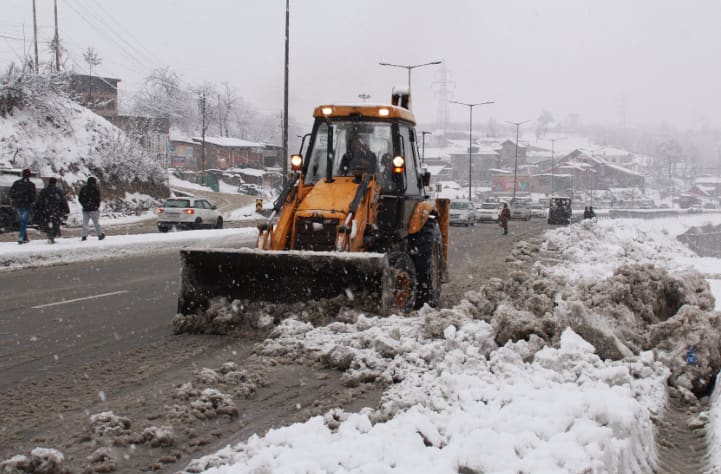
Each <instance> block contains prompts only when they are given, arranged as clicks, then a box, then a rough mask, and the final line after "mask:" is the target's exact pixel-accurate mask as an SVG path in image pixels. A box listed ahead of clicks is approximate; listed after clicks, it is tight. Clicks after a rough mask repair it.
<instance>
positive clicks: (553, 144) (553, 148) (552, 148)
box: [551, 137, 566, 196]
mask: <svg viewBox="0 0 721 474" xmlns="http://www.w3.org/2000/svg"><path fill="white" fill-rule="evenodd" d="M565 139H566V137H560V138H551V196H553V193H555V192H556V188H555V187H554V185H553V172H554V168H555V167H556V165H555V164H554V162H553V158H554V153H555V145H556V142H557V141H558V140H565Z"/></svg>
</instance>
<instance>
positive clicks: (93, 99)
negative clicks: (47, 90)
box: [70, 74, 120, 118]
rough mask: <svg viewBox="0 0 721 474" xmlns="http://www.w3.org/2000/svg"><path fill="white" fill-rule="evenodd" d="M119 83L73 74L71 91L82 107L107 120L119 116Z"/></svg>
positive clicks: (97, 77)
mask: <svg viewBox="0 0 721 474" xmlns="http://www.w3.org/2000/svg"><path fill="white" fill-rule="evenodd" d="M118 82H120V79H113V78H111V77H100V76H89V75H86V74H73V75H71V76H70V90H71V91H72V92H73V94H74V95H75V99H76V101H77V102H78V103H79V104H80V105H82V106H83V107H87V108H88V109H90V110H92V111H93V112H95V113H96V114H98V115H100V116H101V117H106V118H107V117H111V116H114V115H118Z"/></svg>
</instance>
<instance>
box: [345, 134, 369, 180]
mask: <svg viewBox="0 0 721 474" xmlns="http://www.w3.org/2000/svg"><path fill="white" fill-rule="evenodd" d="M377 162H378V160H377V159H376V155H375V154H374V153H373V152H372V151H370V150H369V149H368V146H367V145H366V144H365V143H364V142H363V139H362V138H361V137H359V136H355V137H353V138H352V139H351V142H350V150H348V152H347V153H346V154H345V155H343V158H342V159H341V162H340V172H341V174H342V175H343V176H355V177H356V178H359V179H360V178H361V177H362V176H363V175H364V174H365V173H369V174H374V173H375V172H376V166H377Z"/></svg>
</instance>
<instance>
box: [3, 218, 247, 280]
mask: <svg viewBox="0 0 721 474" xmlns="http://www.w3.org/2000/svg"><path fill="white" fill-rule="evenodd" d="M256 236H257V230H256V229H254V228H235V229H219V230H194V231H187V232H168V233H166V234H161V233H157V234H134V235H110V236H107V237H106V238H105V239H104V240H98V239H97V237H94V236H91V237H88V240H86V241H85V242H82V241H81V240H80V239H79V238H78V237H73V238H67V239H66V238H60V239H56V241H55V244H48V242H47V241H46V240H44V239H42V240H33V241H31V242H29V243H27V244H24V245H18V244H17V243H15V242H12V243H9V242H7V243H0V271H6V270H16V269H19V268H27V267H40V266H48V265H57V264H61V263H72V262H87V261H90V260H98V259H111V258H121V257H128V256H140V255H150V254H157V253H164V252H177V251H178V250H180V249H183V248H214V247H229V248H233V247H244V246H248V245H253V244H254V243H255V239H256Z"/></svg>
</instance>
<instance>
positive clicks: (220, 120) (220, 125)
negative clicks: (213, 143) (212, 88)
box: [218, 93, 223, 137]
mask: <svg viewBox="0 0 721 474" xmlns="http://www.w3.org/2000/svg"><path fill="white" fill-rule="evenodd" d="M222 109H223V108H222V107H221V106H220V93H218V130H219V131H220V136H221V137H222V136H223V110H222Z"/></svg>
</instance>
